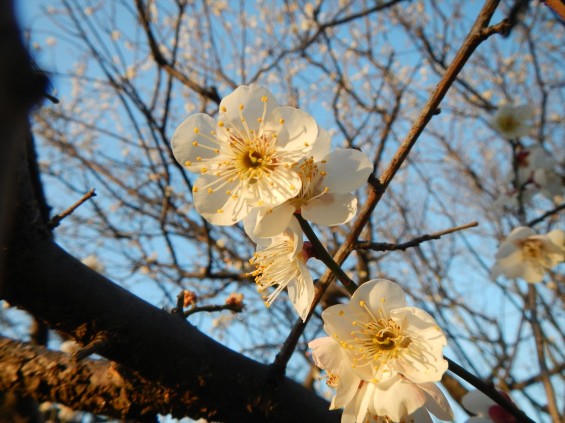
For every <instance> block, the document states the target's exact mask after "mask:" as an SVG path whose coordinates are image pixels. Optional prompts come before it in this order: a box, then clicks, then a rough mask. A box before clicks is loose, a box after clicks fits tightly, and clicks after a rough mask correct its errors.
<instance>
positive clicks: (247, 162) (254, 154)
mask: <svg viewBox="0 0 565 423" xmlns="http://www.w3.org/2000/svg"><path fill="white" fill-rule="evenodd" d="M262 164H263V156H262V155H261V153H259V152H258V151H249V152H248V153H247V156H245V157H243V166H245V167H247V168H248V169H249V168H252V169H257V168H258V167H259V166H261V165H262Z"/></svg>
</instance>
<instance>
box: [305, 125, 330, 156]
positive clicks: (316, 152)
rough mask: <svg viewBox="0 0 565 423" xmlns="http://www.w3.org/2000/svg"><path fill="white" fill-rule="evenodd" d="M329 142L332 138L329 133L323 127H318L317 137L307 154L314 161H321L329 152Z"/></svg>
mask: <svg viewBox="0 0 565 423" xmlns="http://www.w3.org/2000/svg"><path fill="white" fill-rule="evenodd" d="M331 143H332V138H331V135H330V133H329V132H328V131H326V130H325V129H323V128H318V137H317V138H316V141H315V142H314V145H313V147H312V150H310V153H309V156H310V157H312V158H313V159H314V161H315V162H319V161H321V160H322V159H323V158H324V157H325V156H327V155H328V154H329V152H330V148H331Z"/></svg>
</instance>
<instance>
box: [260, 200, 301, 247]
mask: <svg viewBox="0 0 565 423" xmlns="http://www.w3.org/2000/svg"><path fill="white" fill-rule="evenodd" d="M294 211H295V207H294V206H293V205H291V204H290V203H288V202H285V203H283V204H281V205H279V206H275V207H273V208H266V207H265V208H262V209H261V210H259V212H258V215H257V222H256V224H255V227H254V235H255V236H257V237H262V238H264V237H272V236H275V235H277V234H280V233H281V232H282V231H284V230H285V228H286V227H287V226H288V224H289V222H290V221H291V219H292V215H293V214H294Z"/></svg>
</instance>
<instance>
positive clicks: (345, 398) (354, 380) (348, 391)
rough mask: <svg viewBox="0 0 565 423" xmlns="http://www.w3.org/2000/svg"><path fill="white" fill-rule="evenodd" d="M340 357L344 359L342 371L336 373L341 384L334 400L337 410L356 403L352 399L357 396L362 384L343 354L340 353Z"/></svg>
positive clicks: (333, 403)
mask: <svg viewBox="0 0 565 423" xmlns="http://www.w3.org/2000/svg"><path fill="white" fill-rule="evenodd" d="M339 356H340V357H342V363H341V369H340V370H339V372H338V373H336V374H337V375H339V384H338V386H337V391H336V394H335V397H334V398H333V400H332V405H333V406H334V407H335V408H341V407H347V404H348V403H350V402H354V401H352V399H353V398H354V397H355V395H356V394H357V391H358V390H359V384H360V383H361V379H359V377H358V376H357V375H356V374H355V373H353V372H352V371H351V369H350V368H349V367H348V365H347V364H346V362H345V359H344V358H343V354H342V353H339Z"/></svg>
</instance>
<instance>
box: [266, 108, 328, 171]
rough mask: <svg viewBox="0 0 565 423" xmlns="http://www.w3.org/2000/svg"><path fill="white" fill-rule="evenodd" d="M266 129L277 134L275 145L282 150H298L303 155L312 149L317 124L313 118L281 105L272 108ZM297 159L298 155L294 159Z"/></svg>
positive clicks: (316, 134) (316, 132)
mask: <svg viewBox="0 0 565 423" xmlns="http://www.w3.org/2000/svg"><path fill="white" fill-rule="evenodd" d="M280 122H283V123H280ZM266 130H267V131H274V132H276V133H277V134H278V135H277V145H278V146H279V147H280V148H281V149H282V150H285V151H300V152H302V154H303V157H305V156H306V155H307V153H308V152H309V151H310V150H311V149H312V147H313V145H314V142H315V141H316V138H317V136H318V125H317V124H316V121H315V120H314V118H313V117H312V116H310V114H308V113H306V112H304V111H302V110H300V109H295V108H294V107H290V106H282V107H279V108H277V109H275V110H273V113H272V114H271V118H270V119H269V121H268V124H267V125H266ZM299 159H300V157H299V158H297V160H296V161H298V160H299Z"/></svg>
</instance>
